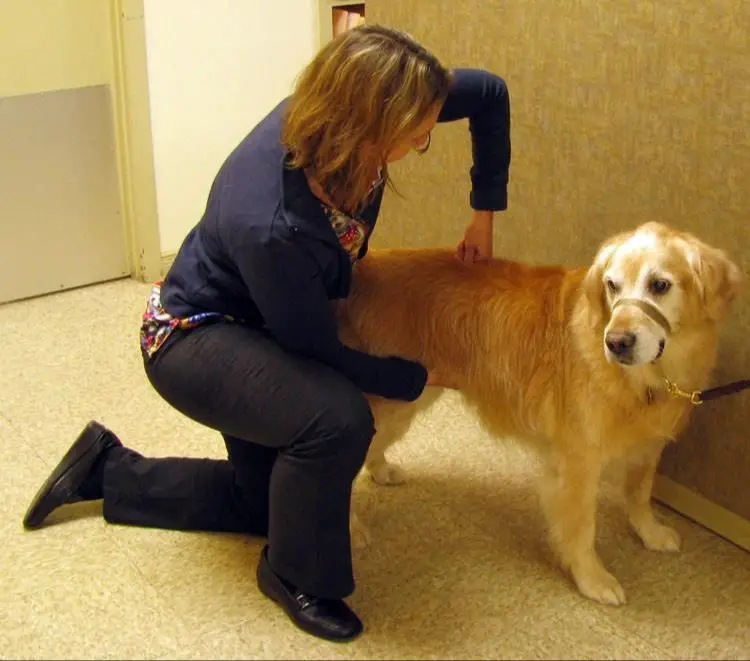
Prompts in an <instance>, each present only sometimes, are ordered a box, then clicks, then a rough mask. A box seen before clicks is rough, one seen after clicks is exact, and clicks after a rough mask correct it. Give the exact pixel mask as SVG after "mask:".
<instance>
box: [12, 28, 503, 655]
mask: <svg viewBox="0 0 750 661" xmlns="http://www.w3.org/2000/svg"><path fill="white" fill-rule="evenodd" d="M460 118H468V120H469V128H470V129H471V136H472V144H473V168H472V170H471V182H472V192H471V197H470V204H471V206H472V208H473V209H474V215H473V219H472V221H471V223H470V224H469V226H468V229H467V230H466V234H465V237H464V239H463V241H462V242H461V244H460V245H459V248H458V257H459V258H461V259H465V260H470V261H475V260H481V259H486V258H488V257H490V256H491V250H492V248H491V246H492V212H493V211H495V210H502V209H505V207H506V201H507V198H506V186H507V181H508V168H509V162H510V140H509V103H508V94H507V90H506V87H505V84H504V83H503V81H502V80H501V79H500V78H498V77H496V76H494V75H492V74H490V73H488V72H485V71H481V70H456V71H452V72H451V71H449V70H447V69H445V68H444V67H443V66H442V65H441V64H440V62H439V61H438V60H437V59H436V58H435V57H434V56H433V55H431V54H430V53H428V52H427V51H426V50H425V49H424V48H422V47H421V46H420V45H419V44H417V43H416V42H415V41H414V40H412V39H411V38H410V37H408V36H407V35H405V34H403V33H401V32H398V31H396V30H393V29H388V28H385V27H381V26H376V25H370V26H367V25H366V26H362V27H358V28H355V29H352V30H350V31H348V32H346V33H344V34H343V35H340V36H339V37H337V38H336V39H335V40H333V41H332V42H330V43H329V44H327V45H326V46H324V47H323V48H322V50H321V51H320V52H319V54H318V55H317V56H316V57H315V58H314V59H313V60H312V62H311V63H310V64H309V65H308V67H307V68H306V70H305V71H304V72H303V74H302V75H301V77H300V79H299V81H298V84H297V86H296V89H295V91H294V93H293V95H292V96H291V97H290V98H288V99H286V100H284V101H283V102H282V103H281V104H280V105H279V106H278V107H276V108H275V109H274V110H272V111H271V113H270V114H269V115H268V116H267V117H266V118H265V119H264V120H263V121H261V122H260V124H259V125H258V126H256V127H255V128H254V129H253V130H252V132H251V133H250V134H249V135H248V136H247V137H246V138H245V139H244V140H243V141H242V142H241V143H240V144H239V145H238V146H237V148H236V149H235V150H234V151H233V152H232V153H231V154H230V155H229V157H228V159H227V160H226V162H225V163H224V164H223V166H222V167H221V169H220V171H219V173H218V175H217V177H216V179H215V181H214V183H213V185H212V187H211V190H210V194H209V196H208V202H207V206H206V210H205V213H204V215H203V218H202V219H201V221H200V222H199V223H198V225H197V226H196V227H194V228H193V229H192V231H191V232H190V233H189V234H188V236H187V237H186V239H185V241H184V243H183V244H182V246H181V248H180V251H179V253H178V255H177V257H176V258H175V261H174V264H173V265H172V267H171V269H170V270H169V273H168V274H167V276H166V278H165V280H164V282H163V283H162V284H161V286H159V285H156V286H154V288H153V290H152V293H151V296H150V298H149V301H148V304H147V308H146V311H145V313H144V318H143V324H142V328H141V349H142V353H143V357H144V365H145V370H146V374H147V375H148V378H149V380H150V382H151V383H152V384H153V386H154V388H155V389H156V390H157V391H158V392H159V394H160V395H161V396H162V397H164V399H165V400H166V401H168V402H169V403H170V404H171V405H173V406H174V407H175V408H176V409H178V410H179V411H181V412H182V413H184V414H185V415H187V416H189V417H190V418H191V419H193V420H196V421H198V422H199V423H202V424H204V425H206V426H208V427H211V428H213V429H216V430H217V431H219V432H220V433H221V434H222V435H223V438H224V440H225V443H226V448H227V453H228V458H227V459H226V460H209V459H193V458H163V459H150V458H145V457H143V456H141V455H140V454H138V453H137V452H135V451H134V450H131V449H128V448H126V447H124V446H122V444H121V443H120V441H119V440H118V439H117V437H116V436H115V435H114V433H113V432H111V431H110V430H108V429H106V428H105V427H103V426H101V425H100V424H99V423H96V422H91V423H89V425H88V426H87V427H86V428H85V429H84V430H83V432H82V433H81V435H80V436H79V437H78V439H77V440H76V441H75V443H74V444H73V446H72V447H71V448H70V450H69V451H68V453H67V454H66V455H65V457H63V459H62V460H61V462H60V464H59V465H58V466H57V467H56V468H55V470H54V471H53V473H52V474H51V475H50V477H49V478H48V479H47V481H46V482H45V484H44V485H42V487H41V488H40V490H39V492H38V493H37V495H36V497H35V498H34V500H33V501H32V503H31V505H30V507H29V510H28V512H27V514H26V517H25V519H24V525H25V526H26V527H27V528H37V527H38V526H40V525H41V524H42V523H43V521H44V519H45V518H46V516H47V515H48V514H49V513H50V512H51V511H52V510H53V509H55V508H57V507H59V506H61V505H64V504H66V503H70V502H74V501H77V500H88V499H98V498H103V514H104V518H105V519H106V520H107V521H108V522H111V523H120V524H130V525H139V526H151V527H159V528H169V529H178V530H206V531H229V532H241V533H246V534H251V535H259V536H267V537H268V544H267V545H266V546H265V548H264V549H263V552H262V554H261V557H260V560H259V564H258V584H259V587H260V589H261V590H262V591H263V593H264V594H266V595H267V596H268V597H270V598H271V599H273V600H274V601H276V602H278V603H279V604H280V606H281V607H282V608H283V609H284V610H285V611H286V613H287V614H288V615H289V616H290V618H291V619H292V621H293V622H294V623H295V624H297V625H298V626H299V627H300V628H302V629H303V630H305V631H307V632H309V633H311V634H314V635H316V636H320V637H323V638H327V639H332V640H351V639H353V638H355V637H356V636H357V635H359V633H360V632H361V631H362V624H361V622H360V620H359V618H358V617H357V616H356V614H355V613H353V612H352V611H351V609H350V608H349V607H348V606H347V604H346V603H345V601H344V599H345V597H347V596H348V595H350V594H351V592H352V591H353V590H354V580H353V576H352V561H351V548H350V539H349V506H350V498H351V489H352V482H353V480H354V478H355V477H356V475H357V473H358V472H359V470H360V468H361V467H362V465H363V463H364V459H365V455H366V454H367V450H368V446H369V444H370V440H371V439H372V436H373V434H374V429H373V419H372V415H371V412H370V409H369V407H368V404H367V401H366V399H365V397H364V395H363V393H373V394H376V395H380V396H383V397H389V398H396V399H402V400H407V401H410V400H414V399H416V398H417V397H419V395H420V393H421V392H422V390H423V388H424V387H425V385H426V383H428V382H429V380H428V375H427V371H426V369H425V368H424V366H422V365H420V364H418V363H414V362H411V361H408V360H403V359H401V358H399V357H395V356H394V357H385V358H383V357H376V356H372V355H369V354H366V353H363V352H360V351H355V350H352V349H350V348H348V347H346V346H344V345H343V344H341V342H340V341H339V339H338V336H337V330H336V326H335V321H334V316H333V311H332V306H331V304H330V301H331V300H332V299H336V298H341V297H345V296H346V295H347V292H348V289H349V282H350V278H351V274H352V263H353V262H354V261H356V260H358V259H362V258H364V257H365V255H366V253H367V247H368V242H369V239H370V236H371V234H372V231H373V229H374V227H375V223H376V220H377V216H378V211H379V209H380V203H381V199H382V195H383V191H384V188H385V185H386V184H387V183H388V180H389V177H388V164H389V163H392V162H394V161H397V160H399V159H401V158H403V157H404V156H406V155H407V153H409V152H410V151H411V150H416V151H418V152H420V153H424V152H425V151H426V150H427V148H428V147H429V145H430V139H431V131H432V129H433V128H434V127H435V125H436V124H437V123H439V122H447V121H452V120H457V119H460Z"/></svg>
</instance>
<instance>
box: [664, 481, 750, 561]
mask: <svg viewBox="0 0 750 661" xmlns="http://www.w3.org/2000/svg"><path fill="white" fill-rule="evenodd" d="M653 496H654V498H655V499H656V500H658V501H660V502H661V503H663V504H664V505H667V506H668V507H670V508H671V509H673V510H675V511H677V512H679V513H680V514H683V515H684V516H686V517H688V518H689V519H692V520H693V521H695V522H696V523H699V524H700V525H702V526H704V527H705V528H708V529H709V530H711V531H712V532H715V533H716V534H717V535H720V536H721V537H724V538H725V539H728V540H729V541H730V542H732V543H733V544H736V545H737V546H739V547H740V548H743V549H745V550H746V551H750V521H748V520H747V519H743V518H742V517H741V516H739V515H738V514H735V513H734V512H730V511H729V510H728V509H726V508H724V507H722V506H721V505H717V504H716V503H714V502H712V501H710V500H708V499H707V498H704V497H703V496H701V495H699V494H697V493H695V492H694V491H691V490H690V489H688V488H687V487H684V486H682V485H681V484H678V483H677V482H675V481H674V480H671V479H669V478H668V477H665V476H663V475H657V476H656V480H655V481H654V491H653Z"/></svg>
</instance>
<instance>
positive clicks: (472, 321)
mask: <svg viewBox="0 0 750 661" xmlns="http://www.w3.org/2000/svg"><path fill="white" fill-rule="evenodd" d="M740 282H741V275H740V271H739V269H738V267H737V266H736V265H735V264H734V263H733V262H732V261H730V259H729V258H728V257H727V256H726V254H725V253H724V252H723V251H721V250H719V249H716V248H714V247H711V246H709V245H707V244H705V243H704V242H702V241H700V240H698V239H697V238H696V237H695V236H693V235H691V234H688V233H684V232H680V231H676V230H673V229H670V228H669V227H667V226H664V225H662V224H659V223H655V222H650V223H646V224H644V225H642V226H640V227H638V228H637V229H635V230H634V231H631V232H627V233H622V234H619V235H617V236H614V237H613V238H611V239H609V240H608V241H606V242H604V243H603V244H602V245H601V247H600V249H599V251H598V254H597V255H596V258H595V260H594V263H593V265H592V266H591V267H590V268H588V269H586V268H565V267H544V266H531V265H526V264H521V263H517V262H513V261H508V260H504V259H496V260H493V261H491V262H490V263H489V264H486V265H482V264H478V265H467V264H464V263H462V262H460V261H459V260H457V259H456V258H455V256H454V254H453V252H452V251H450V250H445V249H420V250H410V249H399V250H373V251H372V252H371V254H370V255H369V256H368V257H367V259H365V260H363V261H362V262H360V263H358V264H357V266H356V268H355V272H354V277H353V283H352V291H351V293H350V296H349V298H348V299H346V300H345V301H342V302H340V303H339V304H338V305H337V310H338V314H339V321H340V329H341V336H342V339H343V341H344V342H346V343H347V344H349V345H350V346H354V347H358V348H361V349H364V350H367V351H370V352H372V353H374V354H378V355H399V356H403V357H408V358H412V359H415V360H419V361H421V362H422V363H423V364H424V365H425V366H427V367H428V368H429V369H430V370H432V371H434V373H435V374H437V375H439V378H440V381H441V385H449V386H451V387H455V388H457V389H459V390H460V391H461V392H462V393H463V395H464V396H465V398H466V399H467V401H468V402H469V403H470V404H471V405H473V407H475V409H476V411H477V413H478V415H479V417H480V420H481V421H482V423H483V424H484V426H485V427H486V428H487V429H488V430H489V431H490V432H491V433H492V434H494V435H496V436H498V437H516V438H518V439H522V440H527V441H529V442H531V443H532V445H533V447H536V448H537V449H538V450H539V451H540V452H541V456H542V457H543V458H544V459H545V465H546V467H547V468H546V472H545V475H544V477H543V479H542V489H541V492H542V493H541V495H542V504H543V507H544V510H545V514H546V516H547V520H548V523H549V531H550V538H551V539H550V541H551V544H552V547H553V548H554V549H555V551H556V552H557V554H558V556H559V559H560V561H561V563H562V565H563V566H564V567H565V568H566V569H567V570H568V571H569V572H570V574H571V575H572V577H573V579H574V581H575V583H576V585H577V586H578V589H579V590H580V592H581V593H583V594H584V595H585V596H587V597H590V598H591V599H594V600H596V601H599V602H603V603H609V604H622V603H624V601H625V594H624V591H623V589H622V587H621V586H620V583H619V582H618V581H617V579H616V578H615V577H614V576H613V575H612V574H611V573H610V572H609V571H607V569H605V567H604V565H603V564H602V562H601V560H600V558H599V556H598V554H597V552H596V550H595V514H596V505H597V491H598V486H599V481H600V476H601V474H602V471H603V470H604V468H605V467H606V466H607V465H608V464H609V462H611V461H612V460H617V459H622V460H624V461H625V465H626V472H625V479H624V482H623V484H624V499H625V506H626V511H627V514H628V519H629V521H630V523H631V524H632V526H633V528H634V529H635V532H636V533H637V534H638V536H639V537H640V539H641V540H642V541H643V543H644V545H645V546H646V547H647V548H649V549H654V550H658V551H676V550H678V549H679V546H680V538H679V535H678V533H677V532H676V531H675V530H673V529H672V528H669V527H667V526H665V525H663V524H661V523H659V522H658V521H657V520H656V518H655V517H654V513H653V511H652V508H651V490H652V484H653V479H654V473H655V471H656V468H657V464H658V462H659V458H660V456H661V452H662V449H663V448H664V446H665V444H666V443H667V442H668V441H670V440H674V439H675V436H676V435H677V434H679V433H680V431H681V430H682V429H683V428H684V427H685V424H686V423H687V421H688V418H689V415H690V412H691V408H692V407H693V404H691V402H690V401H689V400H688V399H686V398H684V397H681V396H679V395H675V394H672V393H670V392H669V391H668V390H667V386H666V384H667V380H669V381H670V382H672V383H673V384H676V385H677V386H678V387H679V388H680V389H681V390H683V391H685V392H691V391H695V390H701V389H703V388H705V387H706V386H708V385H709V378H710V374H711V371H712V369H713V367H714V363H715V358H716V352H717V335H718V324H719V322H720V321H721V320H722V319H723V318H724V316H725V314H726V313H727V311H728V309H729V306H730V303H731V301H732V300H733V298H734V297H735V295H736V293H737V290H738V287H739V285H740ZM431 390H432V389H428V390H427V391H426V393H425V395H423V396H422V398H420V400H418V401H417V402H416V403H414V404H408V403H404V402H399V401H393V400H385V399H382V398H377V397H371V398H370V403H371V406H372V410H373V414H374V416H375V422H376V429H377V430H378V431H377V433H376V435H375V438H374V439H373V442H372V446H371V449H370V452H369V454H368V457H367V461H366V468H367V472H369V473H370V474H371V476H372V477H373V479H375V481H376V482H379V483H386V484H388V483H391V484H392V483H398V482H401V481H402V476H401V474H400V472H399V469H398V467H396V466H393V465H391V464H388V462H387V461H386V459H385V450H386V449H387V447H388V446H389V445H391V444H392V443H394V442H395V441H397V440H398V438H400V437H401V436H402V435H403V433H404V432H405V431H406V429H407V428H408V426H409V424H410V422H411V420H412V418H413V416H414V414H415V413H416V411H417V407H419V406H421V405H424V403H427V402H428V400H430V399H431V397H432V398H433V399H434V397H433V395H431V394H430V392H431ZM432 392H433V394H434V392H435V391H432ZM352 525H353V531H356V529H357V525H358V524H357V520H356V516H354V515H353V519H352ZM355 534H356V533H355ZM363 534H366V533H365V532H364V531H363Z"/></svg>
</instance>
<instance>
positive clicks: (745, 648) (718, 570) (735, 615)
mask: <svg viewBox="0 0 750 661" xmlns="http://www.w3.org/2000/svg"><path fill="white" fill-rule="evenodd" d="M662 517H663V518H664V519H665V520H667V521H668V522H669V523H670V524H671V525H674V526H675V527H676V528H677V529H678V530H680V532H681V533H682V534H683V537H684V538H685V547H684V550H683V552H682V553H680V554H677V555H671V554H659V553H653V552H647V551H642V552H641V555H640V560H639V561H637V562H636V561H631V560H628V561H627V562H625V561H620V562H618V563H616V565H615V571H616V573H617V575H618V577H619V578H620V580H621V582H622V584H623V586H625V589H626V591H627V595H628V604H627V605H626V606H625V607H623V608H620V609H610V610H605V611H603V614H604V616H606V617H607V618H608V619H609V620H610V621H611V622H612V623H614V624H615V626H617V627H618V628H620V629H621V630H624V631H630V632H637V633H638V635H639V636H641V637H643V638H646V639H648V640H652V641H659V646H660V647H661V648H662V649H665V650H667V651H668V652H669V653H670V654H671V655H673V656H674V657H676V658H680V659H747V658H750V555H748V553H747V552H746V551H744V550H741V549H739V548H737V547H735V546H733V545H732V544H730V543H729V542H727V541H724V540H722V539H721V538H719V537H717V536H715V535H713V534H711V533H709V532H708V531H706V530H704V529H702V528H700V527H699V526H697V525H695V524H692V523H690V522H688V521H685V519H683V518H681V517H679V516H678V515H675V514H670V513H668V512H666V511H663V514H662ZM585 610H590V607H586V609H585Z"/></svg>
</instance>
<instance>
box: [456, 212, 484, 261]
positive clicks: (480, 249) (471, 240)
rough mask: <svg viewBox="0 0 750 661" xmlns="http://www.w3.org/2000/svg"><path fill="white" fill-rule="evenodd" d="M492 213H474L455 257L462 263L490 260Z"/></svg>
mask: <svg viewBox="0 0 750 661" xmlns="http://www.w3.org/2000/svg"><path fill="white" fill-rule="evenodd" d="M492 228H493V213H492V211H474V215H473V217H472V219H471V222H470V223H469V226H468V227H467V228H466V232H465V233H464V238H463V240H462V241H461V243H459V244H458V248H457V249H456V256H457V257H458V258H459V259H460V260H461V261H462V262H468V263H470V264H472V263H474V262H486V261H489V260H490V259H492Z"/></svg>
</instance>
